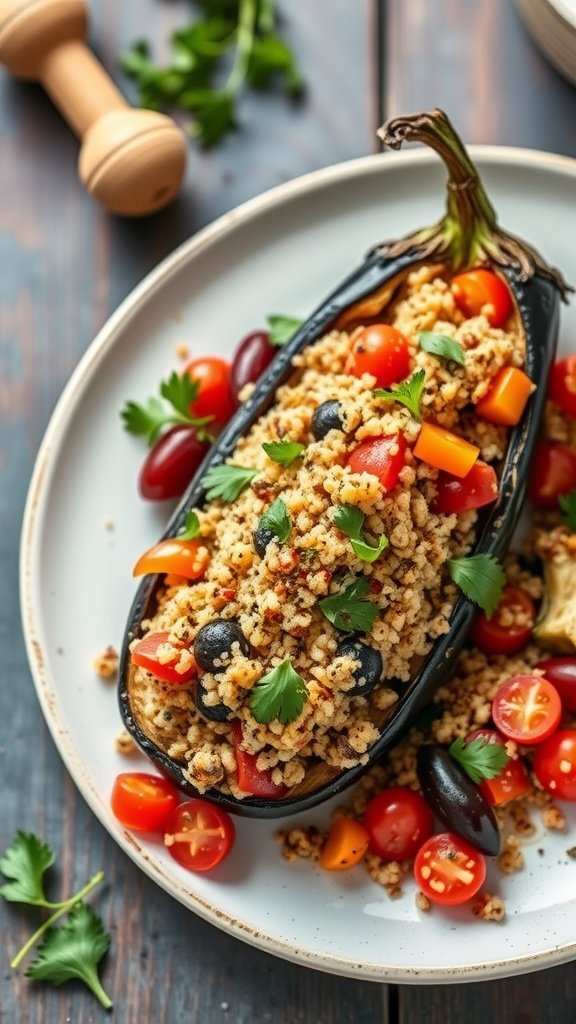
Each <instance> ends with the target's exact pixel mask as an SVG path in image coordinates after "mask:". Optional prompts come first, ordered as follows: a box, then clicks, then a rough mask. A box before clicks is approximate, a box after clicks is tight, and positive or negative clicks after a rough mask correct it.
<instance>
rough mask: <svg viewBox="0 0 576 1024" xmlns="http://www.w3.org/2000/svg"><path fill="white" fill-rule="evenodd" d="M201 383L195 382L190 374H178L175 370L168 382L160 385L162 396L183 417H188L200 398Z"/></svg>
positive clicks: (164, 381) (165, 381)
mask: <svg viewBox="0 0 576 1024" xmlns="http://www.w3.org/2000/svg"><path fill="white" fill-rule="evenodd" d="M199 391H200V381H199V380H194V378H193V377H191V376H190V375H189V374H188V373H176V370H174V371H173V372H172V373H171V375H170V376H169V377H168V379H167V380H163V381H162V382H161V384H160V394H161V396H162V398H165V399H166V401H167V402H170V405H171V406H172V407H173V408H174V409H176V412H179V413H180V414H181V416H184V417H187V416H188V414H189V410H190V406H191V405H192V402H195V401H196V399H197V398H198V392H199Z"/></svg>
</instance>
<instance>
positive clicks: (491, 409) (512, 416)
mask: <svg viewBox="0 0 576 1024" xmlns="http://www.w3.org/2000/svg"><path fill="white" fill-rule="evenodd" d="M531 394H532V381H531V380H530V377H528V376H527V375H526V374H525V373H524V371H523V370H519V369H518V367H517V366H503V367H502V369H501V370H498V373H497V374H496V376H495V377H494V379H493V381H492V383H491V385H490V387H489V389H488V391H487V392H486V394H485V395H484V398H481V399H480V401H479V402H477V403H476V412H477V414H478V416H481V417H482V419H483V420H488V422H489V423H497V424H499V425H500V426H503V427H515V426H516V424H517V423H519V422H520V420H521V419H522V413H523V412H524V409H525V408H526V403H527V401H528V399H529V398H530V395H531Z"/></svg>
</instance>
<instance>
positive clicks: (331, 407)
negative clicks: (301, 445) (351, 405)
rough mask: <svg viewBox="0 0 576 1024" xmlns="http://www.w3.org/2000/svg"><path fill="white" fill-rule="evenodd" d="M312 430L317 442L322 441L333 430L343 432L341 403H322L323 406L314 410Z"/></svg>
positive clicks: (332, 401)
mask: <svg viewBox="0 0 576 1024" xmlns="http://www.w3.org/2000/svg"><path fill="white" fill-rule="evenodd" d="M311 428H312V434H313V435H314V438H315V440H316V441H321V440H322V438H324V437H326V434H328V433H329V432H330V431H331V430H342V429H343V424H342V420H341V419H340V402H336V401H335V400H331V401H329V402H322V405H319V406H318V407H317V408H316V409H314V412H313V414H312V423H311Z"/></svg>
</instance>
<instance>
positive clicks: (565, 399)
mask: <svg viewBox="0 0 576 1024" xmlns="http://www.w3.org/2000/svg"><path fill="white" fill-rule="evenodd" d="M550 398H551V399H552V401H553V402H556V405H558V406H560V408H561V409H562V412H564V413H566V415H567V416H573V417H576V356H566V358H565V359H559V360H558V362H557V363H554V366H553V367H552V373H551V375H550Z"/></svg>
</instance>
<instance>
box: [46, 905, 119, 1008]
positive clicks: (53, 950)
mask: <svg viewBox="0 0 576 1024" xmlns="http://www.w3.org/2000/svg"><path fill="white" fill-rule="evenodd" d="M109 945H110V938H109V936H108V935H107V934H106V932H105V931H104V926H103V924H102V921H101V920H100V918H99V917H98V915H97V914H95V913H94V911H93V910H92V909H91V908H90V907H89V906H88V905H87V904H86V903H78V904H77V905H76V906H75V907H73V909H72V910H71V911H70V913H69V915H68V918H67V920H66V923H65V924H63V925H61V926H60V928H49V929H48V931H47V932H46V935H45V938H44V941H43V942H42V945H41V946H40V947H39V949H38V955H37V957H36V959H35V960H34V961H33V962H32V963H31V964H30V967H29V968H28V970H27V971H26V975H27V977H29V978H35V979H36V980H38V981H49V982H50V983H51V984H52V985H62V984H63V982H65V981H69V980H70V979H71V978H79V979H80V981H83V982H84V984H85V985H87V986H88V988H89V989H90V990H91V991H92V992H93V993H94V995H95V996H96V998H97V999H98V1000H99V1001H100V1002H101V1003H102V1006H104V1007H105V1009H107V1010H109V1009H110V1008H111V1006H112V1002H111V1000H110V998H109V997H108V995H107V994H106V992H105V991H104V989H103V988H102V985H101V982H100V978H99V977H98V964H99V962H100V960H101V959H102V957H103V956H104V954H105V953H106V951H107V949H108V947H109Z"/></svg>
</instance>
